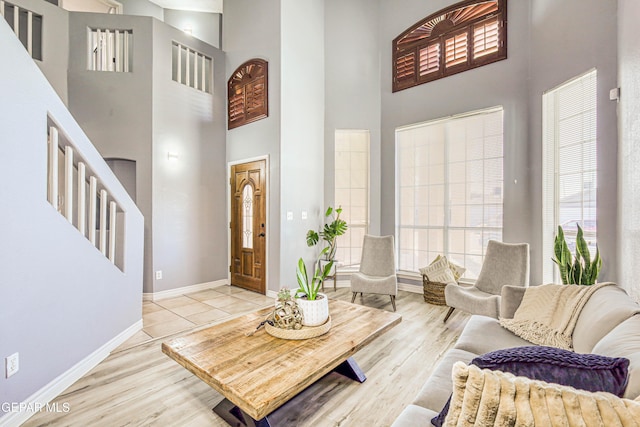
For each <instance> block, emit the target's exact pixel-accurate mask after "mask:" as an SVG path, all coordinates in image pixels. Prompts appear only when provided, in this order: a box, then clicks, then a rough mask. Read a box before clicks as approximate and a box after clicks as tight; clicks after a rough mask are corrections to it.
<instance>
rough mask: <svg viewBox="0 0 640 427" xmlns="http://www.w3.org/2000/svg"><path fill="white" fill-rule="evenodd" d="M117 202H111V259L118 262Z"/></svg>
mask: <svg viewBox="0 0 640 427" xmlns="http://www.w3.org/2000/svg"><path fill="white" fill-rule="evenodd" d="M116 234H117V233H116V202H114V201H111V202H109V260H110V261H111V262H112V263H113V264H115V262H116Z"/></svg>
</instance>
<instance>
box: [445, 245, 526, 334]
mask: <svg viewBox="0 0 640 427" xmlns="http://www.w3.org/2000/svg"><path fill="white" fill-rule="evenodd" d="M505 285H510V286H523V287H527V286H529V244H528V243H502V242H498V241H495V240H489V243H488V245H487V252H486V254H485V258H484V262H483V263H482V269H481V270H480V274H479V275H478V280H476V283H475V284H474V285H473V286H461V285H459V284H457V283H449V284H447V286H446V287H445V288H444V296H445V300H446V303H447V305H448V306H449V307H450V308H449V312H448V313H447V315H446V316H445V318H444V321H445V322H446V321H447V319H449V316H451V313H453V310H455V309H456V308H457V309H460V310H462V311H466V312H468V313H471V314H482V315H484V316H489V317H493V318H495V319H497V318H498V316H499V315H500V293H501V291H502V287H503V286H505Z"/></svg>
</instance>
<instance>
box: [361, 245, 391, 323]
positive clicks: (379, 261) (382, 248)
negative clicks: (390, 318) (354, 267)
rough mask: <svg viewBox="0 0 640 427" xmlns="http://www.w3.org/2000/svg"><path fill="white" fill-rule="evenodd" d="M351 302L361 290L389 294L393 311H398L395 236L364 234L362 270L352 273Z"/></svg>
mask: <svg viewBox="0 0 640 427" xmlns="http://www.w3.org/2000/svg"><path fill="white" fill-rule="evenodd" d="M351 292H353V295H352V296H351V302H354V301H355V299H356V295H358V292H360V295H362V294H363V293H365V292H366V293H369V294H381V295H389V296H390V297H391V305H392V306H393V311H396V296H397V295H398V279H397V277H396V254H395V250H394V244H393V236H382V237H379V236H370V235H365V236H364V242H363V244H362V260H361V261H360V271H358V272H357V273H353V274H352V275H351Z"/></svg>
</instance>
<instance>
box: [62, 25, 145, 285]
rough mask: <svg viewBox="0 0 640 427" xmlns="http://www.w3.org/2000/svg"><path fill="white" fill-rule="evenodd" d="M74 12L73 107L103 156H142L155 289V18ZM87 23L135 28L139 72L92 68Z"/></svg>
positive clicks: (141, 185)
mask: <svg viewBox="0 0 640 427" xmlns="http://www.w3.org/2000/svg"><path fill="white" fill-rule="evenodd" d="M69 15H70V18H69V34H70V39H69V51H70V55H69V110H70V111H71V112H72V113H73V115H74V116H75V118H76V120H78V123H80V125H81V126H82V128H83V129H84V131H85V132H86V133H87V135H88V136H89V138H90V139H91V141H92V142H93V144H94V145H95V146H96V147H97V149H98V150H99V151H100V153H101V154H102V156H104V157H107V158H120V159H127V160H134V161H135V162H136V174H137V185H136V194H137V198H136V202H137V205H138V207H139V208H140V210H141V211H142V213H143V215H144V217H145V256H144V258H145V261H144V262H145V266H144V272H145V273H144V290H145V292H153V277H154V276H153V269H152V268H153V249H152V248H153V245H152V242H153V235H152V230H153V215H152V161H151V143H152V132H151V126H152V78H153V76H152V72H151V71H152V70H151V63H152V51H153V50H152V46H153V42H152V30H153V27H152V22H153V20H152V18H148V17H141V16H127V15H107V14H97V13H78V12H72V13H70V14H69ZM87 27H94V28H105V27H106V28H114V29H116V28H119V29H131V30H133V63H132V67H133V68H132V69H133V72H131V73H115V72H100V71H89V70H87V55H86V46H87V31H86V28H87Z"/></svg>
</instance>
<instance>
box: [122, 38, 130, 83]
mask: <svg viewBox="0 0 640 427" xmlns="http://www.w3.org/2000/svg"><path fill="white" fill-rule="evenodd" d="M123 35H124V40H123V44H124V49H122V50H123V51H124V72H126V73H128V72H129V71H130V70H129V31H125V32H124V34H123Z"/></svg>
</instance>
